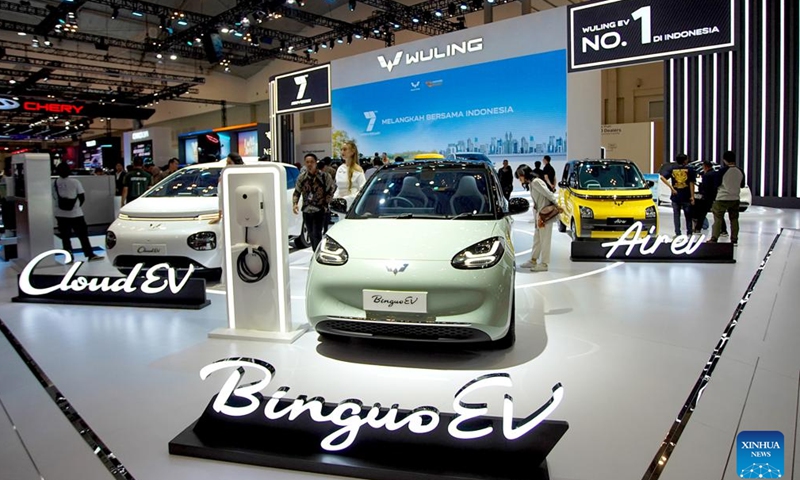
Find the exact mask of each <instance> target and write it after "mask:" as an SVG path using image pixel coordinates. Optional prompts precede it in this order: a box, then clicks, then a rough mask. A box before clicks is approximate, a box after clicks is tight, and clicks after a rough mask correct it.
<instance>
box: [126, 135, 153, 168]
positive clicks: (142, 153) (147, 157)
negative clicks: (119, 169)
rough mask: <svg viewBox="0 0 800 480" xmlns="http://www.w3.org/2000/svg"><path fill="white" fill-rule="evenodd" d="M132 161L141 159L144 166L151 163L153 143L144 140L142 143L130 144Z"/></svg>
mask: <svg viewBox="0 0 800 480" xmlns="http://www.w3.org/2000/svg"><path fill="white" fill-rule="evenodd" d="M131 155H132V159H133V160H136V159H137V158H140V159H142V162H143V163H144V164H145V165H148V164H152V163H153V141H152V140H145V141H143V142H135V143H131Z"/></svg>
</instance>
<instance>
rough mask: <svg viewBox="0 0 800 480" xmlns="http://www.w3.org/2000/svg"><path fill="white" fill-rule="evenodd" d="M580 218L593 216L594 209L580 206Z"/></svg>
mask: <svg viewBox="0 0 800 480" xmlns="http://www.w3.org/2000/svg"><path fill="white" fill-rule="evenodd" d="M580 209H581V218H594V211H593V210H592V209H591V208H589V207H580Z"/></svg>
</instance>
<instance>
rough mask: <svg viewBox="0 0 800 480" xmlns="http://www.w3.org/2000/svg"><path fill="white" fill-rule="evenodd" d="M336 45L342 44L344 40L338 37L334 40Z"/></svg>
mask: <svg viewBox="0 0 800 480" xmlns="http://www.w3.org/2000/svg"><path fill="white" fill-rule="evenodd" d="M336 43H344V39H343V38H342V37H339V38H337V39H336Z"/></svg>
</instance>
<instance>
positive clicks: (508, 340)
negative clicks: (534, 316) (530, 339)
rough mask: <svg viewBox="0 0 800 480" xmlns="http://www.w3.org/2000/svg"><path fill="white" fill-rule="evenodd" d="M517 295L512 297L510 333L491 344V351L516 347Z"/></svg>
mask: <svg viewBox="0 0 800 480" xmlns="http://www.w3.org/2000/svg"><path fill="white" fill-rule="evenodd" d="M516 297H517V296H516V295H513V296H512V297H511V320H510V323H509V325H508V332H506V334H505V335H503V337H502V338H500V339H498V340H495V341H493V342H489V346H488V347H489V349H490V350H506V349H509V348H511V347H513V346H514V342H516V341H517V328H516V324H517V314H516V305H515V304H516Z"/></svg>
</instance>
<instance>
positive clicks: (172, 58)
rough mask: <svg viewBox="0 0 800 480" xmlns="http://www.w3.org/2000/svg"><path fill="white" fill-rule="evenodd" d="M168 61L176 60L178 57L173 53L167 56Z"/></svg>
mask: <svg viewBox="0 0 800 480" xmlns="http://www.w3.org/2000/svg"><path fill="white" fill-rule="evenodd" d="M169 59H170V60H177V59H178V56H177V55H175V54H174V53H173V54H172V55H170V56H169Z"/></svg>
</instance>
